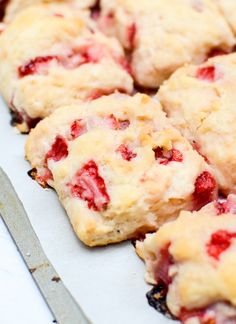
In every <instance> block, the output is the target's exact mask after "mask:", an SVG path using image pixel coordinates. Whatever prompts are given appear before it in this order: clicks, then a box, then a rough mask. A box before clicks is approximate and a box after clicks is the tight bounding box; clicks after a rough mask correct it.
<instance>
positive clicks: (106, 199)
mask: <svg viewBox="0 0 236 324" xmlns="http://www.w3.org/2000/svg"><path fill="white" fill-rule="evenodd" d="M26 157H27V159H28V160H29V161H30V163H31V165H32V167H33V168H34V170H33V175H34V176H35V177H36V179H37V180H38V181H39V182H40V183H42V184H45V183H48V184H49V185H51V186H53V187H54V188H55V190H56V191H57V193H58V196H59V198H60V200H61V202H62V205H63V206H64V208H65V209H66V211H67V213H68V215H69V218H70V221H71V223H72V225H73V227H74V229H75V232H76V233H77V235H78V237H79V238H80V239H81V240H82V241H83V242H84V243H85V244H87V245H89V246H95V245H105V244H109V243H114V242H119V241H122V240H126V239H129V238H135V237H138V236H139V235H140V234H143V233H147V232H149V231H154V230H155V229H157V228H158V226H159V225H160V224H162V223H164V222H166V221H167V220H170V219H174V218H175V217H176V215H177V214H178V213H179V211H180V210H182V209H187V210H192V209H199V208H200V207H201V206H202V205H204V204H206V203H208V202H209V201H211V200H213V199H214V198H215V196H216V190H217V184H216V181H215V179H214V177H213V175H212V174H211V169H210V168H209V166H208V165H207V163H206V162H205V160H204V158H203V157H202V156H200V155H199V154H198V153H197V152H196V151H194V150H193V149H192V147H191V145H190V144H189V143H188V142H187V141H186V140H185V139H184V138H183V137H182V136H181V135H180V133H179V132H178V131H177V130H175V129H174V128H173V127H172V126H171V125H170V124H169V122H168V120H167V118H166V117H165V114H164V113H163V111H162V110H161V107H160V104H159V103H158V101H156V100H155V99H151V98H150V97H148V96H146V95H142V94H137V95H136V96H134V97H129V96H127V95H122V94H114V95H110V96H104V97H102V98H99V99H97V100H94V101H91V102H87V103H83V104H78V105H77V106H74V107H70V108H69V107H65V108H61V109H59V110H57V111H55V112H54V113H53V114H52V115H51V116H49V117H48V118H46V119H45V120H43V121H41V122H40V123H39V124H38V125H37V126H36V128H35V129H34V130H32V131H31V133H30V135H29V138H28V140H27V144H26Z"/></svg>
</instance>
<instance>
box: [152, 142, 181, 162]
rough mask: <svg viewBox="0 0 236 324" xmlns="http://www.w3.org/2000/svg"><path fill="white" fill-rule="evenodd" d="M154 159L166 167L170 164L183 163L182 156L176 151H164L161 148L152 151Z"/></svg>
mask: <svg viewBox="0 0 236 324" xmlns="http://www.w3.org/2000/svg"><path fill="white" fill-rule="evenodd" d="M154 152H155V159H156V160H157V161H158V163H160V164H164V165H167V164H168V163H170V162H183V154H182V153H181V152H180V151H179V150H177V149H174V148H173V149H171V150H169V151H165V150H164V149H163V148H162V147H159V146H158V147H157V148H155V149H154Z"/></svg>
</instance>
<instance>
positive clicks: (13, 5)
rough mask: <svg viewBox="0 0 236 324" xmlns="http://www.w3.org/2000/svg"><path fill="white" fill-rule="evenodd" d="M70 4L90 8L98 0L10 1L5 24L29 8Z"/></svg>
mask: <svg viewBox="0 0 236 324" xmlns="http://www.w3.org/2000/svg"><path fill="white" fill-rule="evenodd" d="M57 2H58V3H68V4H70V5H73V6H74V7H75V8H82V9H85V8H90V7H92V6H94V5H95V3H96V0H10V1H9V3H8V4H7V7H6V11H5V17H4V22H6V23H9V22H10V21H12V19H13V18H14V17H15V16H16V14H17V13H18V12H20V11H22V10H24V9H26V8H27V7H30V6H33V5H37V4H44V3H45V4H48V3H57Z"/></svg>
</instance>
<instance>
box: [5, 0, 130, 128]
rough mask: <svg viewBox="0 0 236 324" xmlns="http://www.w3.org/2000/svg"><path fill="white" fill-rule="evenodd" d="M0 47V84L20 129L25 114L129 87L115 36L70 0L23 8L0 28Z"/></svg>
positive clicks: (28, 116) (40, 112) (47, 111)
mask: <svg viewBox="0 0 236 324" xmlns="http://www.w3.org/2000/svg"><path fill="white" fill-rule="evenodd" d="M0 47H1V52H0V74H1V75H4V78H1V80H0V89H1V92H2V94H3V96H4V98H5V100H6V102H7V103H8V105H9V106H11V108H12V109H13V110H15V111H17V112H19V114H20V116H21V118H22V119H23V123H21V125H19V124H20V123H18V126H19V129H20V130H21V131H27V130H28V129H29V125H27V122H26V121H27V119H35V118H44V117H46V116H48V115H49V114H50V113H52V111H54V110H55V109H57V108H58V107H61V106H64V105H69V104H72V103H76V102H78V101H79V100H81V99H82V100H85V99H90V98H91V99H92V98H94V97H95V98H96V96H99V95H100V94H106V93H108V94H109V93H112V92H114V91H115V90H116V89H118V90H120V91H122V92H128V93H129V92H131V91H132V90H133V81H132V78H131V77H130V75H129V74H128V72H127V71H126V66H125V57H124V52H123V49H122V47H121V46H120V44H119V42H118V41H117V40H116V39H114V38H107V37H106V36H104V35H102V34H101V33H100V32H98V31H97V30H96V28H95V27H94V24H93V22H92V20H90V18H89V17H88V13H87V12H84V11H83V12H82V11H79V10H75V9H74V8H71V7H70V6H66V5H48V6H47V5H41V6H35V7H31V8H28V9H26V10H24V11H23V12H22V13H20V14H19V15H18V16H17V17H16V18H15V19H14V21H13V22H12V23H11V24H10V25H9V26H8V27H7V29H6V30H5V31H4V32H3V33H2V34H1V36H0ZM39 61H40V62H39ZM41 61H43V62H41ZM44 61H46V62H44ZM32 62H33V63H32ZM38 62H39V63H38ZM29 70H31V72H29ZM32 70H33V72H32ZM107 71H109V73H107ZM28 124H29V123H28Z"/></svg>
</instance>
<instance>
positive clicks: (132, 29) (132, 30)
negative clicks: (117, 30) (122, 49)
mask: <svg viewBox="0 0 236 324" xmlns="http://www.w3.org/2000/svg"><path fill="white" fill-rule="evenodd" d="M136 32H137V27H136V25H135V23H133V24H131V25H130V26H128V28H127V40H128V44H129V47H130V48H134V46H135V36H136Z"/></svg>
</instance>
